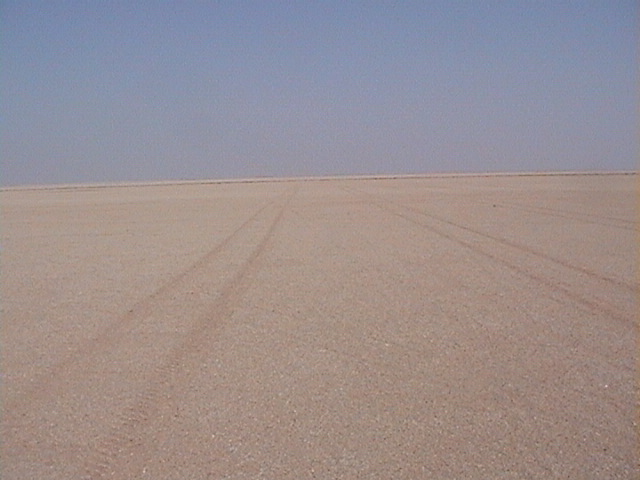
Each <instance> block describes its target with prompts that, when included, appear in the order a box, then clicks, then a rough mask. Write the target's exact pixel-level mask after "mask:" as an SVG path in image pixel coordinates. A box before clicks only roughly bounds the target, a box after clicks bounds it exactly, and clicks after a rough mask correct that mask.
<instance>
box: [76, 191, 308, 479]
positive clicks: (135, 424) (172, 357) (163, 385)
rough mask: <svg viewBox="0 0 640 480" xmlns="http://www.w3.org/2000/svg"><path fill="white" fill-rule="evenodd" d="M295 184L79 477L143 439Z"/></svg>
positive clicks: (241, 285)
mask: <svg viewBox="0 0 640 480" xmlns="http://www.w3.org/2000/svg"><path fill="white" fill-rule="evenodd" d="M296 191H297V189H296V190H294V191H293V192H292V193H290V194H289V196H288V198H287V199H286V201H285V202H284V203H283V205H281V206H280V207H279V209H278V212H277V214H276V215H275V217H274V219H273V220H272V222H271V223H270V225H269V228H268V230H267V232H266V233H265V234H264V236H263V237H262V239H261V240H260V242H259V243H258V245H257V246H256V248H255V249H254V250H253V252H252V253H251V255H250V256H249V257H248V258H247V259H246V261H245V262H244V263H243V264H242V265H241V267H240V269H239V270H238V271H237V272H236V274H235V275H234V276H233V277H232V279H231V280H230V281H229V282H228V283H227V284H226V285H225V287H224V288H223V289H222V290H221V292H220V294H219V295H218V298H217V300H216V302H215V303H214V305H212V307H211V309H210V313H209V314H208V315H205V316H203V317H201V318H199V319H198V320H197V321H196V323H195V324H194V325H193V327H192V328H191V329H190V331H189V332H188V333H187V335H186V336H185V338H184V339H183V341H182V342H180V343H179V344H178V345H176V346H175V347H174V348H173V350H172V351H171V352H169V354H168V355H167V357H166V359H165V361H164V362H163V363H162V364H161V365H159V366H158V367H157V368H156V369H155V370H154V371H153V373H152V374H151V376H150V379H149V381H148V383H147V385H146V388H144V389H143V390H141V391H140V392H139V393H138V394H137V395H136V396H135V397H134V400H133V401H132V402H131V404H130V405H129V406H127V407H126V408H125V409H123V410H121V411H120V412H119V413H118V414H117V415H115V416H114V417H113V421H112V422H111V425H110V427H109V430H108V432H107V433H106V434H105V436H104V437H102V438H101V439H99V440H98V441H97V442H96V444H95V445H94V447H93V448H92V449H91V451H90V452H88V454H87V459H86V466H85V468H84V475H83V477H82V478H86V479H100V478H105V477H106V476H111V475H114V474H116V473H117V472H118V465H119V460H120V459H122V458H124V457H126V456H127V453H128V452H129V451H130V450H131V448H133V447H135V446H139V445H140V444H142V443H144V441H140V440H139V438H140V435H139V434H140V430H142V429H144V427H145V424H146V423H147V421H148V420H149V419H151V418H152V417H153V416H154V413H155V411H156V410H157V409H158V408H159V407H160V400H161V399H162V397H163V392H165V391H166V390H167V389H168V387H169V386H170V385H172V386H174V387H175V386H176V384H177V385H184V384H187V383H188V379H189V371H190V370H189V369H187V368H186V366H187V365H188V363H189V361H190V360H193V359H194V358H197V356H198V355H199V354H202V353H208V352H209V351H208V350H206V349H205V347H206V346H207V342H210V341H212V340H213V339H215V337H216V333H218V331H219V329H220V328H221V327H222V325H223V324H224V323H225V321H226V320H227V319H228V318H229V317H230V316H231V315H232V314H233V310H234V306H235V305H236V304H237V303H238V302H239V301H240V300H241V299H242V296H243V295H244V293H245V292H246V291H247V290H248V288H249V287H250V285H251V281H252V277H253V276H254V275H255V273H256V272H257V271H258V270H259V269H260V259H261V258H262V257H263V255H264V253H265V251H266V250H267V249H268V248H269V247H270V245H271V243H272V241H273V236H274V233H275V231H276V229H277V227H278V225H279V224H280V222H281V220H282V217H283V215H284V212H285V210H286V208H287V206H288V205H289V203H290V201H291V199H292V198H293V196H294V195H295V193H296Z"/></svg>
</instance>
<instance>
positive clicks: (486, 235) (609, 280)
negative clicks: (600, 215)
mask: <svg viewBox="0 0 640 480" xmlns="http://www.w3.org/2000/svg"><path fill="white" fill-rule="evenodd" d="M391 202H392V203H394V204H395V205H398V206H399V207H401V208H405V209H407V210H409V211H412V212H414V213H417V214H418V215H422V216H424V217H427V218H431V219H433V220H437V221H438V222H442V223H445V224H447V225H451V226H453V227H456V228H459V229H461V230H465V231H467V232H471V233H473V234H475V235H479V236H481V237H484V238H488V239H489V240H493V241H495V242H497V243H500V244H502V245H505V246H507V247H511V248H514V249H516V250H519V251H521V252H524V253H528V254H530V255H534V256H536V257H539V258H542V259H544V260H548V261H550V262H553V263H556V264H558V265H561V266H562V267H565V268H568V269H570V270H574V271H576V272H579V273H582V274H584V275H587V276H589V277H592V278H595V279H598V280H601V281H603V282H607V283H611V284H613V285H615V286H616V287H620V288H624V289H626V290H628V291H630V292H632V293H635V292H637V290H638V286H637V285H631V284H629V283H627V282H625V281H624V280H620V279H617V278H612V277H609V276H606V275H602V274H600V273H598V272H594V271H593V270H590V269H588V268H585V267H582V266H579V265H574V264H572V263H569V262H567V261H565V260H562V259H560V258H556V257H554V256H552V255H549V254H547V253H545V252H541V251H540V250H536V249H535V248H532V247H529V246H527V245H522V244H521V243H517V242H514V241H511V240H508V239H506V238H503V237H498V236H495V235H491V234H489V233H486V232H482V231H480V230H476V229H474V228H471V227H467V226H466V225H461V224H459V223H455V222H452V221H451V220H447V219H446V218H443V217H440V216H438V215H434V214H432V213H427V212H424V211H423V210H420V209H418V208H415V207H409V206H407V205H403V204H401V203H398V202H393V201H391Z"/></svg>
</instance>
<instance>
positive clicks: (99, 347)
mask: <svg viewBox="0 0 640 480" xmlns="http://www.w3.org/2000/svg"><path fill="white" fill-rule="evenodd" d="M277 201H278V199H274V200H272V201H270V202H267V203H266V204H265V205H263V206H261V207H260V208H258V209H257V210H256V211H255V212H254V213H253V214H251V215H250V216H249V218H247V219H246V220H245V221H244V222H242V223H241V224H240V225H239V226H238V227H236V229H235V230H234V231H233V232H232V233H231V234H230V235H228V236H227V237H225V238H224V239H223V240H222V241H221V242H219V243H218V244H216V245H215V246H214V247H213V248H212V249H211V250H209V252H207V253H206V254H205V255H203V256H202V257H200V258H199V259H198V260H197V261H196V262H194V263H193V264H191V265H190V266H189V267H188V268H186V269H185V270H183V271H181V272H180V273H178V274H177V275H175V276H173V277H172V278H171V279H170V280H169V281H167V282H166V283H164V284H163V285H161V286H160V287H159V288H158V289H156V290H155V291H154V292H153V293H151V294H150V295H148V296H146V297H144V298H142V299H140V300H138V301H137V302H136V303H134V304H133V305H132V306H131V307H130V308H129V310H128V311H127V312H126V313H124V314H123V315H121V316H119V317H118V318H117V319H116V320H115V321H113V322H110V323H109V324H108V325H106V326H105V327H104V328H103V329H102V330H101V332H100V333H98V335H96V336H94V337H92V338H91V339H89V340H87V341H86V342H84V343H82V344H81V345H79V346H78V347H76V349H75V350H74V351H73V352H71V353H70V354H68V355H67V356H66V357H65V358H64V359H62V360H61V361H60V362H58V363H56V364H55V365H53V366H51V367H49V368H48V369H47V370H46V371H45V372H44V373H42V374H41V375H40V377H39V378H37V379H36V380H35V381H34V382H33V384H32V385H31V386H30V387H29V389H28V390H26V391H25V392H23V393H22V394H21V395H19V396H17V397H16V398H15V399H13V400H11V401H8V402H7V403H5V409H6V411H8V412H17V411H19V410H26V409H29V408H31V407H32V405H33V404H34V403H37V402H38V401H39V400H41V399H46V398H47V397H48V396H50V394H51V392H52V391H55V389H56V385H57V383H56V382H57V381H58V380H59V379H60V378H61V377H62V376H64V375H65V374H67V373H68V370H69V369H70V368H72V366H74V365H78V364H81V363H82V362H84V361H85V359H86V358H89V357H91V356H95V355H96V354H98V353H101V352H104V351H107V350H108V349H109V348H110V347H112V346H113V345H115V344H117V343H118V342H119V341H120V340H121V339H122V338H123V337H125V336H126V335H127V333H128V329H129V328H131V326H132V325H134V324H135V323H137V322H140V321H141V320H143V319H145V318H147V317H149V316H151V315H153V313H154V312H155V311H156V310H157V308H158V303H159V302H161V301H162V299H163V298H167V297H171V296H172V295H174V293H175V292H177V291H179V290H180V288H181V285H182V284H183V283H185V282H186V281H187V279H188V278H189V277H191V276H194V275H195V274H196V272H200V271H201V270H203V269H206V267H207V265H209V264H210V263H211V262H212V261H214V260H215V259H216V258H217V257H218V256H219V255H220V253H221V252H222V251H224V249H225V248H226V247H228V246H229V245H230V244H231V243H232V242H233V241H234V240H235V239H236V238H237V237H238V236H239V235H240V234H241V233H242V232H243V231H244V230H245V229H246V228H247V227H248V226H249V225H250V224H251V223H252V222H254V221H255V220H256V219H257V218H258V217H259V216H260V215H262V214H263V212H264V211H265V210H267V209H268V208H269V207H270V206H272V205H274V204H275V203H276V202H277Z"/></svg>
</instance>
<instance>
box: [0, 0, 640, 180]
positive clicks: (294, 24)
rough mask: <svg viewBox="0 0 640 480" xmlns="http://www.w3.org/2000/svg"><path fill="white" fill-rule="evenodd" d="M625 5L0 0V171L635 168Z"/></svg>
mask: <svg viewBox="0 0 640 480" xmlns="http://www.w3.org/2000/svg"><path fill="white" fill-rule="evenodd" d="M638 19H639V8H638V4H637V2H636V1H634V0H631V1H615V0H609V1H607V0H603V1H599V2H589V1H577V2H563V1H553V2H538V1H523V2H517V1H503V2H485V1H472V0H468V1H460V2H457V1H442V2H439V1H417V2H410V1H401V2H374V1H361V2H350V1H335V2H333V1H324V2H320V1H318V2H315V1H302V2H293V1H288V2H272V1H252V2H249V1H247V2H243V1H228V2H186V1H176V2H160V1H158V2H152V1H133V2H132V1H123V2H115V1H104V2H98V1H95V2H91V1H89V2H84V1H83V2H66V1H42V2H29V1H24V0H21V1H15V2H14V1H7V0H5V1H3V2H2V4H0V22H1V29H2V30H1V35H2V41H1V55H2V56H1V63H0V82H1V83H0V85H1V89H2V90H1V101H2V114H1V118H0V122H1V123H0V128H1V130H0V133H1V140H2V144H1V149H2V150H1V155H2V164H1V170H0V183H1V184H3V185H13V184H33V183H66V182H107V181H122V180H165V179H200V178H233V177H253V176H293V175H333V174H381V173H429V172H478V171H483V172H484V171H531V170H601V169H607V170H608V169H614V170H616V169H627V170H628V169H636V168H637V166H638V165H637V157H638V153H639V141H638V87H639V85H638V42H639V38H638V31H639V25H638Z"/></svg>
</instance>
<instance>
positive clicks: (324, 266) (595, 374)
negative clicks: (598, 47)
mask: <svg viewBox="0 0 640 480" xmlns="http://www.w3.org/2000/svg"><path fill="white" fill-rule="evenodd" d="M637 187H638V176H637V175H635V174H626V175H621V174H619V175H548V176H484V177H481V176H479V177H448V178H447V177H441V178H438V177H432V178H397V179H342V180H340V179H334V180H323V181H301V180H300V181H286V182H261V183H226V184H182V185H179V184H178V185H156V186H113V187H102V188H95V187H76V188H64V189H60V188H58V189H54V188H49V189H31V190H29V189H22V190H19V189H12V190H4V191H2V192H0V205H1V208H2V223H1V248H2V251H1V260H2V427H1V431H0V438H1V441H2V458H1V476H2V478H3V479H6V480H8V479H76V478H110V479H111V478H119V479H133V478H136V479H138V478H149V479H164V478H171V479H203V478H213V479H218V478H233V479H236V478H237V479H253V478H269V479H305V478H318V479H336V478H363V479H370V478H379V479H399V478H405V479H418V478H426V479H453V478H457V479H467V478H469V479H501V478H509V479H519V478H527V479H553V478H571V479H613V478H625V479H637V478H640V466H639V458H640V457H639V455H640V454H639V447H640V445H639V440H638V399H639V397H638V366H639V364H638V347H639V343H638V293H639V291H638V229H639V224H638V211H637V204H638V197H637Z"/></svg>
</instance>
